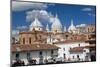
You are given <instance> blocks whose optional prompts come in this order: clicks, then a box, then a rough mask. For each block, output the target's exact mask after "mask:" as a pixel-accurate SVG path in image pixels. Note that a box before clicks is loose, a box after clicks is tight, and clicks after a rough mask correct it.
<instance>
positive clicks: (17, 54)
mask: <svg viewBox="0 0 100 67" xmlns="http://www.w3.org/2000/svg"><path fill="white" fill-rule="evenodd" d="M16 59H17V60H18V59H19V52H17V53H16Z"/></svg>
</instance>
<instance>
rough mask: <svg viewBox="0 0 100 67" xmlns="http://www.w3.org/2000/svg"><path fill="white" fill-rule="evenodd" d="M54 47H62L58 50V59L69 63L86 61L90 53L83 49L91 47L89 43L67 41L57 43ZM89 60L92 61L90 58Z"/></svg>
mask: <svg viewBox="0 0 100 67" xmlns="http://www.w3.org/2000/svg"><path fill="white" fill-rule="evenodd" d="M54 45H56V46H58V47H60V49H59V50H58V57H62V58H64V59H66V61H67V62H69V61H86V57H87V54H88V53H89V49H87V48H83V47H85V46H88V45H89V43H85V41H77V40H74V41H73V40H68V41H67V40H66V41H61V42H55V43H54ZM78 59H80V60H78ZM88 59H89V60H90V58H89V56H88ZM89 60H88V61H89Z"/></svg>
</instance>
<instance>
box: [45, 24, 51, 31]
mask: <svg viewBox="0 0 100 67" xmlns="http://www.w3.org/2000/svg"><path fill="white" fill-rule="evenodd" d="M46 31H47V32H49V31H50V30H49V25H48V24H47V25H46Z"/></svg>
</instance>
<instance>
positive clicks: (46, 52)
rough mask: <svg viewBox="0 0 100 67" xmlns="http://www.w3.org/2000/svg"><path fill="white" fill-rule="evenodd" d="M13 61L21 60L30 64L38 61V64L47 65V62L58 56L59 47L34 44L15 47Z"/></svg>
mask: <svg viewBox="0 0 100 67" xmlns="http://www.w3.org/2000/svg"><path fill="white" fill-rule="evenodd" d="M11 49H12V56H11V59H12V61H16V60H18V59H20V60H21V61H24V62H25V65H27V64H29V61H30V60H34V61H36V64H41V63H46V60H48V59H50V58H54V57H57V56H58V49H59V48H58V47H57V46H55V45H50V44H33V45H18V44H17V45H13V46H12V48H11Z"/></svg>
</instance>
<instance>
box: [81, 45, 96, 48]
mask: <svg viewBox="0 0 100 67" xmlns="http://www.w3.org/2000/svg"><path fill="white" fill-rule="evenodd" d="M83 48H96V45H88V46H84V47H83Z"/></svg>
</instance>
